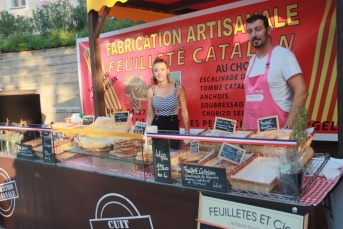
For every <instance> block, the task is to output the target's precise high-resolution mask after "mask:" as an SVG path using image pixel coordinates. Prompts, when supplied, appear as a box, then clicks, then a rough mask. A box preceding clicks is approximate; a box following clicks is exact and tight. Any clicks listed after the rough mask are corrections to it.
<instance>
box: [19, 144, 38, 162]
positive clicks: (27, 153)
mask: <svg viewBox="0 0 343 229" xmlns="http://www.w3.org/2000/svg"><path fill="white" fill-rule="evenodd" d="M17 149H18V155H17V157H18V158H22V159H26V160H34V156H33V150H32V145H25V144H18V145H17Z"/></svg>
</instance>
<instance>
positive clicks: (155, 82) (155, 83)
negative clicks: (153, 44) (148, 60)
mask: <svg viewBox="0 0 343 229" xmlns="http://www.w3.org/2000/svg"><path fill="white" fill-rule="evenodd" d="M158 63H165V65H166V66H167V68H168V64H167V61H165V60H164V59H163V58H161V57H159V56H158V57H156V59H155V60H154V62H153V63H152V71H154V65H155V64H158ZM168 82H169V74H168ZM157 83H158V82H157V79H156V78H155V76H154V73H153V74H152V77H151V84H152V85H157Z"/></svg>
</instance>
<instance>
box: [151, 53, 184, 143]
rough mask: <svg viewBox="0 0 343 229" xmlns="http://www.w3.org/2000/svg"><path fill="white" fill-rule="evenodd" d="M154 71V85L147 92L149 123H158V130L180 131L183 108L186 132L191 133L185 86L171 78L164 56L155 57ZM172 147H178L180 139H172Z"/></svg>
mask: <svg viewBox="0 0 343 229" xmlns="http://www.w3.org/2000/svg"><path fill="white" fill-rule="evenodd" d="M152 73H153V77H152V79H151V84H152V85H151V87H149V89H148V92H147V100H148V113H147V123H148V125H156V126H157V127H158V130H169V131H170V130H171V131H177V133H179V131H180V130H179V120H178V112H179V109H180V108H181V115H182V121H183V125H184V127H185V133H186V134H189V117H188V110H187V101H186V94H185V89H184V87H183V86H182V85H181V84H177V83H174V82H171V81H170V80H169V69H168V65H167V62H166V61H165V60H164V59H162V58H159V57H157V58H156V59H155V61H154V63H153V65H152ZM155 114H156V115H155ZM170 148H173V149H177V148H178V141H170Z"/></svg>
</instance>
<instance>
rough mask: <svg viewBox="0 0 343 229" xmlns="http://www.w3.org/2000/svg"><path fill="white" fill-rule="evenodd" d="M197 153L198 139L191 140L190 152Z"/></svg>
mask: <svg viewBox="0 0 343 229" xmlns="http://www.w3.org/2000/svg"><path fill="white" fill-rule="evenodd" d="M196 153H199V141H191V154H196Z"/></svg>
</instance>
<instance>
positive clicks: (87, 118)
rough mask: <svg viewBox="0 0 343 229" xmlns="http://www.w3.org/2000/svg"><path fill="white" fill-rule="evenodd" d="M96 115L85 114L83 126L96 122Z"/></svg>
mask: <svg viewBox="0 0 343 229" xmlns="http://www.w3.org/2000/svg"><path fill="white" fill-rule="evenodd" d="M94 119H95V117H94V116H93V115H84V116H83V117H82V126H89V125H90V124H92V123H93V122H94Z"/></svg>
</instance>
